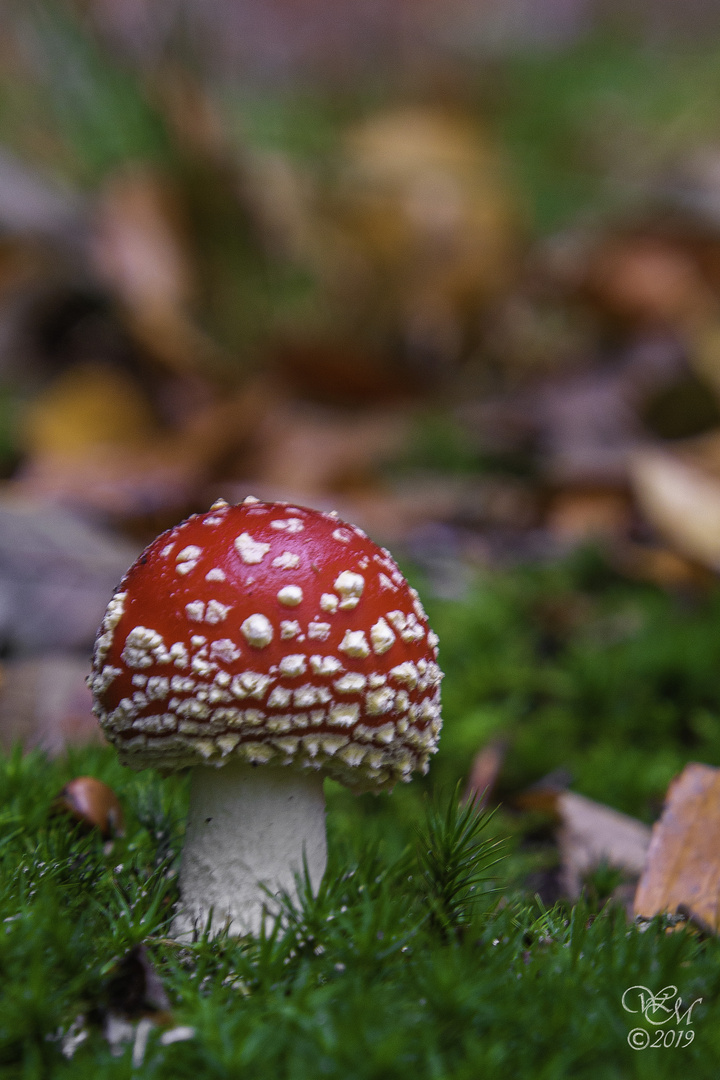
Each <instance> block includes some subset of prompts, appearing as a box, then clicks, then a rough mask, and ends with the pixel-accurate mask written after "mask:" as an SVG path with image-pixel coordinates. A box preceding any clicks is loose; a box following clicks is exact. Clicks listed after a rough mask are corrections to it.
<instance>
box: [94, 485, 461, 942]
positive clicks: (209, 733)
mask: <svg viewBox="0 0 720 1080" xmlns="http://www.w3.org/2000/svg"><path fill="white" fill-rule="evenodd" d="M441 678H442V673H441V672H440V669H439V667H438V665H437V636H436V635H435V634H434V633H433V631H432V630H431V629H430V627H429V625H428V622H427V617H426V615H425V612H424V610H423V607H422V605H421V603H420V600H419V598H418V595H417V592H416V591H415V590H414V589H412V588H410V586H409V585H408V583H407V582H406V580H405V578H404V577H403V575H402V574H401V572H400V571H399V569H398V567H397V565H396V563H395V561H394V560H393V558H392V556H391V555H390V553H389V552H388V551H387V550H385V549H384V548H380V547H378V545H377V544H375V543H374V542H373V541H371V540H370V539H369V538H368V537H367V536H366V535H365V533H363V532H362V530H360V529H358V528H356V527H355V526H352V525H348V524H346V523H344V522H342V521H340V520H339V519H338V518H337V515H335V514H332V513H323V512H321V511H317V510H312V509H308V508H304V507H297V506H291V505H289V504H285V503H266V502H260V501H259V500H257V499H254V498H248V499H246V500H245V501H244V502H243V503H242V504H241V505H238V506H230V505H229V504H228V503H226V502H225V501H224V500H219V501H218V502H216V503H215V504H214V505H213V506H212V507H211V509H210V511H209V512H207V513H205V514H198V515H193V516H192V517H190V518H188V519H187V520H186V521H184V522H182V523H181V524H179V525H177V526H176V527H175V528H173V529H171V530H169V531H167V532H165V533H163V534H162V535H161V536H159V537H158V538H157V539H156V540H154V541H153V543H152V544H150V546H149V547H148V548H147V549H146V550H145V551H144V552H143V553H142V555H140V557H139V558H138V559H137V560H136V562H135V563H134V564H133V566H132V567H131V568H130V569H129V570H128V572H127V574H126V575H125V577H124V578H123V580H122V582H121V583H120V585H119V587H118V589H117V591H116V592H115V594H114V596H113V598H112V600H111V601H110V604H109V605H108V609H107V612H106V615H105V618H104V620H103V623H102V626H101V628H100V631H99V633H98V637H97V640H96V645H95V651H94V656H93V674H92V676H91V678H90V684H91V687H92V691H93V697H94V702H95V711H96V714H97V716H98V719H99V720H100V723H101V724H102V727H103V729H104V731H105V733H106V735H107V736H108V738H109V739H110V741H111V742H112V743H113V744H114V745H115V746H116V748H117V750H118V754H119V756H120V760H121V761H122V762H123V763H124V764H126V765H129V766H131V767H132V768H135V769H143V768H147V767H149V766H154V767H156V768H158V769H159V770H161V771H165V772H167V771H173V770H176V769H183V768H188V767H190V768H192V780H191V796H190V810H189V815H188V825H187V836H186V841H185V847H184V851H183V859H182V867H181V872H180V891H181V905H180V910H179V912H178V914H177V916H176V918H175V922H174V926H173V930H174V933H175V934H176V935H177V936H178V937H184V938H187V937H189V936H192V935H193V934H196V933H197V932H199V931H202V930H203V929H204V928H205V927H206V926H207V925H208V923H210V924H211V926H210V930H211V933H217V932H220V931H221V930H223V929H224V928H228V929H229V930H230V932H231V933H233V934H244V933H256V932H258V931H259V930H260V928H261V926H262V924H263V920H264V916H265V913H266V912H268V911H272V910H273V905H272V902H271V900H270V897H271V896H272V895H276V896H280V895H283V894H286V893H292V891H293V888H294V882H295V877H296V875H297V874H298V873H299V872H300V871H301V870H302V869H303V868H304V867H306V868H307V874H308V875H309V879H310V881H311V882H312V883H313V884H314V885H315V886H316V887H317V885H319V882H320V880H321V878H322V876H323V873H324V871H325V865H326V858H327V852H326V839H325V802H324V795H323V778H324V776H331V777H332V778H334V779H335V780H339V781H340V782H341V783H343V784H345V785H347V786H348V787H350V788H352V789H355V790H357V791H368V790H369V791H381V790H384V789H388V788H391V787H392V786H393V785H394V784H395V783H396V782H397V781H400V780H402V781H407V780H410V778H411V776H412V773H413V772H414V771H420V772H426V771H427V768H428V761H429V758H430V755H431V754H433V753H434V752H435V750H436V744H437V740H438V736H439V732H440V727H441V718H440V681H441ZM275 910H277V908H275Z"/></svg>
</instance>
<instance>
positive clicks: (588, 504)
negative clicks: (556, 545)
mask: <svg viewBox="0 0 720 1080" xmlns="http://www.w3.org/2000/svg"><path fill="white" fill-rule="evenodd" d="M631 515H632V504H631V500H630V495H629V492H628V491H627V490H626V489H624V488H621V487H615V488H612V487H604V488H603V487H599V486H598V487H580V486H578V487H568V488H565V489H564V490H560V491H556V492H555V494H554V495H552V496H551V498H550V500H549V504H548V507H547V511H546V515H545V524H546V526H547V528H548V529H549V530H550V532H552V533H553V534H554V535H555V536H557V537H558V539H560V540H568V541H578V540H587V539H590V538H596V537H599V538H602V537H605V538H612V537H616V536H623V535H625V534H626V533H627V530H628V527H629V525H630V521H631Z"/></svg>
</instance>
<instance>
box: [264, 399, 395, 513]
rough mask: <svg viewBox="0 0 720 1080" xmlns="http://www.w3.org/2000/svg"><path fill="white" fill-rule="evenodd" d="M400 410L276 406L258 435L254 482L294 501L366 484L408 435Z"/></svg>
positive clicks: (288, 404)
mask: <svg viewBox="0 0 720 1080" xmlns="http://www.w3.org/2000/svg"><path fill="white" fill-rule="evenodd" d="M409 425H410V417H409V415H408V413H407V412H403V411H400V410H374V411H369V410H367V411H365V412H362V413H347V414H345V413H342V412H336V411H332V410H329V409H321V408H319V407H316V408H312V407H302V406H301V405H297V404H292V403H279V405H278V406H277V407H276V408H275V409H273V410H272V411H270V412H269V413H268V415H267V417H266V419H265V423H264V425H263V427H262V429H261V431H260V433H259V439H258V457H257V472H256V476H257V479H258V480H259V481H260V482H261V484H263V485H265V486H267V487H269V488H275V489H278V490H285V491H292V492H295V493H296V495H295V497H296V498H301V497H303V496H306V497H307V496H310V497H312V496H317V495H327V494H332V493H337V492H342V491H347V490H352V489H353V488H357V487H363V486H367V484H368V482H371V481H372V479H373V478H374V476H375V473H376V470H377V468H378V466H379V464H380V463H381V462H382V461H383V460H385V459H387V458H389V457H390V456H392V455H393V454H395V453H397V451H398V450H399V449H400V448H401V447H402V446H403V445H404V443H405V442H406V440H407V437H408V434H409Z"/></svg>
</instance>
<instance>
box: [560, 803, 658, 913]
mask: <svg viewBox="0 0 720 1080" xmlns="http://www.w3.org/2000/svg"><path fill="white" fill-rule="evenodd" d="M557 813H558V814H559V817H560V828H559V831H558V845H559V848H560V858H561V862H562V875H561V876H562V884H563V889H564V892H565V894H566V895H567V896H570V897H577V896H579V895H580V892H581V889H582V885H583V881H584V879H585V878H586V877H587V876H588V874H590V873H591V872H592V871H593V870H594V869H596V868H597V867H598V866H600V865H601V864H603V863H604V864H607V865H608V866H610V867H613V868H616V869H618V870H623V871H624V872H625V874H626V875H627V876H628V877H639V875H640V874H641V873H642V871H643V867H644V865H645V856H646V853H647V849H648V846H649V844H650V829H649V828H648V826H647V825H643V823H642V822H641V821H636V820H635V819H634V818H631V817H628V815H627V814H621V813H620V812H619V811H618V810H613V809H612V808H611V807H609V806H604V805H603V804H602V803H598V802H594V801H593V800H592V799H587V798H585V796H584V795H577V794H576V793H575V792H573V791H565V792H562V793H561V794H560V795H559V796H558V799H557Z"/></svg>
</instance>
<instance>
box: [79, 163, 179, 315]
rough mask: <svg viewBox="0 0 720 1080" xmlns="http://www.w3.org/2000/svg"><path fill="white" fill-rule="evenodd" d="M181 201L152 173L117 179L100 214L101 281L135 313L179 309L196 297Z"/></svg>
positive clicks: (135, 171) (140, 170)
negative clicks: (194, 295) (149, 309)
mask: <svg viewBox="0 0 720 1080" xmlns="http://www.w3.org/2000/svg"><path fill="white" fill-rule="evenodd" d="M180 207H181V204H180V200H179V198H178V195H177V193H176V192H175V191H174V189H173V187H172V184H171V183H170V181H169V180H168V179H166V178H164V177H162V176H161V175H159V174H158V173H157V172H156V171H154V170H153V169H151V168H149V167H141V166H136V167H134V168H127V169H124V170H122V171H121V172H118V173H115V174H114V175H113V176H112V177H111V178H110V180H109V181H108V183H107V185H106V187H105V190H104V191H103V193H102V195H101V198H100V201H99V203H98V206H97V208H96V223H95V227H96V233H95V238H94V244H93V248H92V254H93V256H94V259H95V263H96V265H97V268H98V270H99V272H100V275H101V277H102V278H103V279H104V280H105V281H106V282H107V283H108V285H109V286H110V287H111V288H112V290H113V292H114V293H115V294H116V295H117V296H118V297H119V298H120V299H121V300H123V301H124V302H125V303H126V304H127V305H128V307H130V308H136V307H137V308H140V309H146V308H148V307H149V308H151V309H166V308H170V309H174V308H182V307H184V306H185V305H186V304H188V303H189V302H190V300H191V298H192V296H193V294H194V289H195V283H194V281H193V273H192V262H191V259H190V254H189V251H188V247H187V243H186V238H185V232H184V230H185V225H184V222H183V217H182V210H181V208H180Z"/></svg>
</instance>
